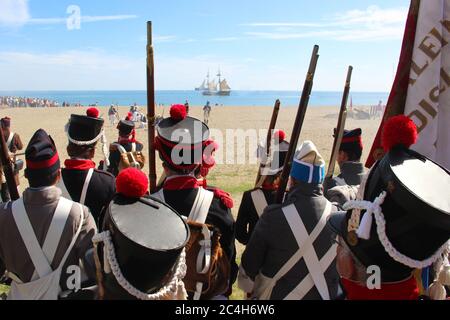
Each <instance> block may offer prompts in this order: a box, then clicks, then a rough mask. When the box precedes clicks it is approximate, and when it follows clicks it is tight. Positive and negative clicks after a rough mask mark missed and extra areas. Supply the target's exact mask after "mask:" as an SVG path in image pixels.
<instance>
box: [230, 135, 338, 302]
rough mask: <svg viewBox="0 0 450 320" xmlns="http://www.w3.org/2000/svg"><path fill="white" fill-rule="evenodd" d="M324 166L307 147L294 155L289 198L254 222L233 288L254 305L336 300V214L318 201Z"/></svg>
mask: <svg viewBox="0 0 450 320" xmlns="http://www.w3.org/2000/svg"><path fill="white" fill-rule="evenodd" d="M324 176H325V161H324V160H323V158H322V157H321V155H320V154H319V152H318V151H317V148H316V147H315V145H314V144H313V143H312V142H311V141H305V142H304V143H303V145H302V146H301V148H300V149H299V150H298V151H297V152H296V154H295V156H294V161H293V163H292V170H291V173H290V183H289V184H290V185H289V192H288V193H287V195H286V198H285V200H284V202H283V203H282V204H276V205H271V206H268V207H267V208H266V209H265V210H264V213H263V215H262V216H261V218H260V219H259V221H258V223H257V225H256V227H255V229H254V231H253V234H252V236H251V238H250V241H249V243H248V244H247V247H246V249H245V251H244V253H243V254H242V259H241V267H240V269H239V277H238V283H239V287H240V288H241V289H242V290H244V292H246V293H247V295H248V296H249V297H250V298H251V299H257V300H303V299H305V300H333V299H336V298H337V297H339V296H340V295H341V290H340V286H339V276H338V273H337V271H336V265H335V257H336V246H335V245H333V244H332V243H331V241H330V239H331V238H332V236H333V232H332V231H331V230H329V229H327V228H326V227H325V225H326V221H327V219H328V217H329V216H330V214H331V212H335V211H336V210H337V208H336V207H334V206H333V205H332V204H331V203H330V202H329V201H328V200H327V199H326V198H325V197H324V195H323V191H322V182H323V178H324Z"/></svg>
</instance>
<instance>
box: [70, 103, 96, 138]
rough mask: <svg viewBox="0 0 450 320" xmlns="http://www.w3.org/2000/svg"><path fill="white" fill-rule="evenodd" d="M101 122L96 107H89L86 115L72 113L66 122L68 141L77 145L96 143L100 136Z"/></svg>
mask: <svg viewBox="0 0 450 320" xmlns="http://www.w3.org/2000/svg"><path fill="white" fill-rule="evenodd" d="M103 123H104V120H103V119H102V118H99V111H98V109H96V108H89V109H88V110H87V112H86V115H78V114H72V115H71V116H70V120H69V123H68V124H67V126H68V127H67V134H68V137H69V141H70V142H72V143H74V144H77V145H80V144H83V145H85V144H86V142H92V143H91V144H94V143H96V142H97V141H98V140H99V139H100V138H101V133H102V128H103Z"/></svg>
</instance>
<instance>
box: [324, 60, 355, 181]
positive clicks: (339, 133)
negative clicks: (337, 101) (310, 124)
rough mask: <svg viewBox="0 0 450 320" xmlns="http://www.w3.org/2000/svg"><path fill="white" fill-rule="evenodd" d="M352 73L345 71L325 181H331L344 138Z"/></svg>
mask: <svg viewBox="0 0 450 320" xmlns="http://www.w3.org/2000/svg"><path fill="white" fill-rule="evenodd" d="M352 72H353V67H352V66H349V67H348V71H347V78H346V80H345V87H344V93H343V95H342V101H341V109H340V111H339V118H338V124H337V128H336V134H335V137H334V142H333V149H331V157H330V162H329V164H328V170H327V174H326V178H327V179H331V178H332V177H333V174H334V168H335V165H336V158H337V155H338V153H339V149H340V147H341V142H342V137H343V136H344V129H345V122H346V119H347V102H348V95H349V93H350V82H351V80H352Z"/></svg>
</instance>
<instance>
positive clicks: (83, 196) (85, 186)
mask: <svg viewBox="0 0 450 320" xmlns="http://www.w3.org/2000/svg"><path fill="white" fill-rule="evenodd" d="M93 173H94V169H92V168H91V169H89V171H88V173H87V175H86V179H85V180H84V184H83V189H81V196H80V203H81V204H82V205H84V203H85V201H86V194H87V190H88V188H89V183H90V182H91V178H92V174H93Z"/></svg>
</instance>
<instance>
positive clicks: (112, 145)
mask: <svg viewBox="0 0 450 320" xmlns="http://www.w3.org/2000/svg"><path fill="white" fill-rule="evenodd" d="M117 149H118V147H117V143H115V142H114V143H111V144H110V145H109V151H111V152H114V151H117Z"/></svg>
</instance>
